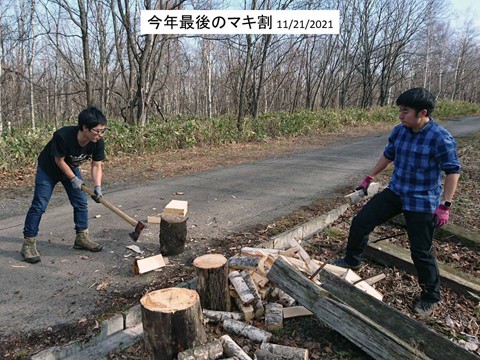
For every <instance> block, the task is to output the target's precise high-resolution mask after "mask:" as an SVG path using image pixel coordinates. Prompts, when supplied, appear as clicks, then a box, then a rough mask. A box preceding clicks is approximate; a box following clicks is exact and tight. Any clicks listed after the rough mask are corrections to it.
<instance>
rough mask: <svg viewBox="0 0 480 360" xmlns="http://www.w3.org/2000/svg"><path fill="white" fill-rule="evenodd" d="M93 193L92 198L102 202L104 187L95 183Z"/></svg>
mask: <svg viewBox="0 0 480 360" xmlns="http://www.w3.org/2000/svg"><path fill="white" fill-rule="evenodd" d="M93 193H94V195H92V199H93V200H95V202H97V203H100V198H101V197H102V196H103V194H102V187H101V186H100V185H95V186H94V187H93Z"/></svg>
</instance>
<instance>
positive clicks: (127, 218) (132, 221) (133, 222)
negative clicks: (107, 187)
mask: <svg viewBox="0 0 480 360" xmlns="http://www.w3.org/2000/svg"><path fill="white" fill-rule="evenodd" d="M82 190H83V191H85V192H86V193H87V194H88V195H90V196H95V193H94V192H93V191H92V190H90V189H89V188H87V187H86V186H85V185H83V184H82ZM99 201H100V203H101V204H103V205H104V206H105V207H107V208H108V209H110V210H111V211H113V212H114V213H115V214H117V215H118V216H120V217H121V218H122V219H123V220H125V221H126V222H128V223H129V224H130V225H132V226H137V223H138V221H137V220H135V219H134V218H132V217H130V216H128V215H127V214H125V213H124V212H123V211H122V210H120V209H119V208H117V207H116V206H115V205H113V204H112V203H110V202H109V201H107V200H106V199H105V198H104V197H103V196H102V197H101V198H100V199H99Z"/></svg>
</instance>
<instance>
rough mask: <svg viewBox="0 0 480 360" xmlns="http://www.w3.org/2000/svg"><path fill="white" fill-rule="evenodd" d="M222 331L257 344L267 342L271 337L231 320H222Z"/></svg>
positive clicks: (268, 334)
mask: <svg viewBox="0 0 480 360" xmlns="http://www.w3.org/2000/svg"><path fill="white" fill-rule="evenodd" d="M223 329H224V330H225V331H227V332H229V333H231V334H235V335H240V336H243V337H246V338H247V339H250V340H252V341H254V342H257V343H262V342H268V341H269V340H270V338H271V337H272V334H271V333H269V332H267V331H265V330H262V329H259V328H257V327H255V326H252V325H248V324H245V323H244V322H242V321H237V320H233V319H226V320H224V321H223Z"/></svg>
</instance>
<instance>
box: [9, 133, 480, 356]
mask: <svg viewBox="0 0 480 360" xmlns="http://www.w3.org/2000/svg"><path fill="white" fill-rule="evenodd" d="M390 128H391V126H385V127H384V128H382V129H378V128H377V129H366V130H364V134H367V133H373V132H381V131H387V130H388V129H390ZM357 130H358V129H357ZM348 133H349V131H348V129H347V130H345V132H343V133H340V134H335V135H333V134H328V135H321V136H319V135H317V136H309V137H302V138H294V139H275V140H269V141H266V142H263V143H248V144H230V145H226V146H221V147H216V148H194V149H187V150H178V151H169V152H167V153H162V154H157V155H154V156H152V155H150V156H142V157H140V158H138V157H130V158H125V157H124V158H112V159H109V161H108V162H106V165H105V172H104V173H105V175H104V179H105V186H107V187H110V188H115V187H121V186H124V185H129V184H131V183H132V182H134V183H140V182H142V181H143V180H148V179H154V178H158V177H169V176H175V175H181V174H188V173H193V172H197V171H201V170H205V169H210V168H215V167H221V166H230V165H234V164H239V163H243V162H247V161H253V160H257V159H261V158H265V157H272V156H275V155H276V154H281V153H288V152H293V151H300V150H303V149H309V148H319V147H322V146H326V145H328V144H330V143H334V142H338V141H347V140H348V138H349V135H347V134H348ZM356 134H357V135H356V136H359V135H363V134H359V133H358V131H356ZM458 144H459V154H460V156H461V161H462V164H463V172H462V176H461V181H460V183H459V188H458V191H457V195H456V198H455V203H454V208H453V210H452V215H451V221H452V222H453V223H455V224H457V225H460V226H463V227H465V228H467V229H469V230H476V231H479V230H480V229H479V226H480V224H479V221H478V213H479V211H480V204H479V202H478V199H479V198H480V197H479V195H480V194H479V191H480V190H479V189H478V184H479V183H480V134H474V135H473V136H471V137H469V138H464V139H461V140H459V141H458ZM372 165H373V164H372ZM32 173H33V172H32V171H31V169H26V170H24V171H20V172H18V173H16V174H5V173H3V174H2V173H0V184H1V188H2V189H1V190H2V191H6V192H9V191H19V192H24V191H27V190H28V189H29V188H31V186H32V183H33V181H32V179H33V177H32ZM377 180H378V181H380V182H382V183H385V184H386V183H387V182H388V174H385V175H382V176H381V177H379V179H377ZM353 185H355V184H353ZM13 189H15V190H13ZM343 190H344V191H339V193H337V194H332V196H331V197H330V198H327V199H322V201H318V202H315V203H312V204H308V205H306V206H304V207H302V208H301V209H299V210H297V211H295V212H294V213H292V214H290V215H289V216H286V217H283V218H280V219H277V220H276V221H275V222H274V223H271V224H258V225H257V226H256V227H254V228H252V229H248V230H247V231H244V232H242V233H240V234H231V235H229V236H228V237H227V238H225V239H211V240H210V242H209V244H208V245H209V247H210V248H215V250H216V251H217V252H218V251H221V252H222V253H224V255H225V256H227V257H228V256H232V255H234V253H233V251H232V250H231V249H230V246H229V244H232V243H235V245H237V247H238V246H244V245H248V246H254V245H258V244H260V243H262V242H264V241H266V240H267V239H268V238H269V237H271V236H273V235H275V234H278V233H280V232H283V231H285V230H288V229H290V228H292V227H294V226H295V225H297V224H300V223H303V222H305V221H308V220H309V219H310V218H312V217H314V216H318V215H321V214H324V213H326V212H328V211H329V210H331V209H333V208H334V207H336V206H338V205H340V204H341V203H343V194H344V193H345V192H348V191H350V189H343ZM358 209H359V207H353V208H352V209H350V210H349V212H348V213H347V214H346V215H344V216H342V217H341V218H340V219H339V220H338V221H337V222H336V223H335V224H333V225H332V226H331V227H330V228H329V229H328V230H327V231H324V232H322V233H321V234H319V235H317V236H316V237H315V238H314V239H312V240H311V241H309V242H308V245H306V250H307V251H308V252H309V253H310V255H311V256H312V257H313V258H316V259H319V260H326V259H329V258H330V257H331V255H332V254H333V252H334V251H336V249H338V247H340V246H341V247H344V239H345V237H346V234H347V232H348V227H349V224H350V220H351V217H352V216H353V215H354V214H355V213H356V211H358ZM399 231H401V229H397V228H395V227H393V226H392V225H386V226H382V227H380V228H378V229H377V230H376V232H375V233H374V235H375V236H377V237H381V236H384V235H386V234H393V233H396V232H399ZM395 241H396V243H397V244H401V245H402V246H407V245H406V239H405V237H399V238H398V239H396V240H395ZM435 251H436V253H437V256H438V258H439V260H441V261H443V262H446V263H448V264H449V265H451V266H455V267H458V268H461V269H462V270H463V271H465V272H467V273H470V274H472V275H474V276H477V277H480V266H479V262H478V258H479V254H478V252H476V251H474V250H471V249H468V248H466V247H464V246H461V245H460V244H456V243H450V242H445V241H442V242H440V241H438V242H436V243H435ZM381 272H383V273H385V274H386V279H384V280H383V281H381V282H379V283H377V284H376V288H377V290H379V291H380V292H382V293H383V294H384V296H385V298H384V301H385V302H387V303H389V304H390V305H391V306H393V307H395V308H397V309H398V310H400V311H402V312H404V313H405V314H407V315H408V316H411V317H414V315H413V314H412V312H411V308H410V306H411V304H412V302H413V301H414V299H415V298H416V297H417V296H418V295H419V289H418V286H417V285H416V279H415V277H414V276H411V275H409V274H406V273H403V272H402V271H399V270H398V269H396V268H386V267H382V266H380V265H377V264H375V263H372V262H369V261H366V262H365V266H364V267H363V268H362V269H361V270H360V271H359V272H358V273H359V274H360V276H362V277H364V278H367V277H370V276H373V275H376V274H378V273H381ZM193 276H194V271H193V268H192V267H191V266H190V267H185V268H183V269H182V270H181V271H178V272H176V273H175V277H174V278H172V277H170V278H169V281H168V282H165V280H162V281H163V282H164V283H152V284H151V285H150V286H148V287H147V288H142V289H140V288H138V289H135V288H132V289H128V290H127V291H125V292H124V293H117V294H112V297H111V298H110V299H109V301H108V302H107V301H106V302H103V303H102V304H99V306H100V307H101V311H102V312H103V314H104V318H108V317H109V316H110V315H111V314H113V313H115V312H116V311H120V310H123V309H125V308H128V307H130V306H132V305H133V304H136V303H138V300H139V298H140V297H141V296H142V295H143V294H144V293H145V292H147V291H149V290H153V289H158V288H161V287H165V286H172V284H176V283H180V282H182V281H184V280H187V279H190V278H192V277H193ZM164 278H165V277H164ZM442 295H443V300H442V302H441V303H440V306H439V307H438V308H437V310H436V312H435V316H434V317H432V318H431V319H428V320H421V321H422V322H423V323H425V324H426V325H427V326H429V327H430V328H432V329H434V330H435V331H437V332H439V333H442V334H444V335H445V336H447V337H449V338H456V339H463V340H468V338H469V337H475V338H476V339H478V337H479V332H480V326H479V324H480V302H479V300H478V299H474V298H472V297H468V298H467V297H465V296H463V295H459V294H457V293H455V292H453V291H450V290H448V289H446V288H442ZM97 328H98V324H95V323H93V322H91V321H86V322H84V323H79V324H72V326H66V327H65V326H62V327H60V328H53V329H52V328H49V329H46V330H45V331H42V332H38V333H33V334H18V335H13V336H10V337H8V338H7V339H1V340H0V355H1V356H0V358H3V359H22V358H27V357H28V354H31V353H32V352H35V351H38V350H40V349H43V348H47V347H49V346H53V345H60V344H65V343H67V342H68V341H70V340H72V339H76V338H83V339H85V340H88V339H89V338H90V337H91V336H93V335H94V334H95V333H96V329H97ZM220 335H221V329H219V328H218V327H216V326H209V336H211V337H212V338H213V337H218V336H220ZM235 340H237V341H238V342H239V343H240V344H241V346H243V347H245V349H246V350H248V351H249V352H254V350H255V345H253V344H250V343H248V342H247V341H245V340H243V339H238V338H236V339H235ZM273 341H274V342H278V343H282V344H285V345H290V346H298V347H305V348H308V349H310V352H311V358H312V359H368V358H369V357H368V356H367V355H366V354H365V353H363V352H362V351H361V350H360V349H358V348H357V347H356V346H354V345H352V344H351V343H350V342H349V341H347V340H346V339H344V338H343V337H342V336H340V335H339V334H337V333H335V332H334V331H332V330H330V329H328V328H327V327H325V326H324V325H323V324H322V323H320V322H319V321H317V320H315V319H314V318H303V319H295V320H291V321H287V322H286V324H285V328H284V329H283V330H281V331H278V332H275V334H274V339H273ZM477 354H479V355H480V352H478V351H477ZM108 358H109V359H144V358H145V354H144V353H143V341H139V342H138V343H136V344H135V345H134V346H132V347H130V348H129V349H127V350H125V351H122V352H118V353H114V354H110V355H109V356H108Z"/></svg>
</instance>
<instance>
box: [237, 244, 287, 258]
mask: <svg viewBox="0 0 480 360" xmlns="http://www.w3.org/2000/svg"><path fill="white" fill-rule="evenodd" d="M279 253H280V250H278V249H264V248H254V247H248V246H246V247H243V248H242V250H240V255H241V256H251V257H264V256H268V255H269V254H272V255H278V254H279Z"/></svg>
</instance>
